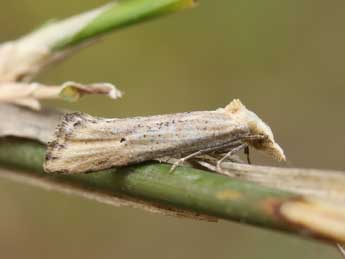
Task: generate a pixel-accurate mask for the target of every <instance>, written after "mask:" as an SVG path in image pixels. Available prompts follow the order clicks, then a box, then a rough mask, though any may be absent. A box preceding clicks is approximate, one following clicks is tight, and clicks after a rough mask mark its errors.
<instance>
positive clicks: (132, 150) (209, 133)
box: [45, 100, 284, 173]
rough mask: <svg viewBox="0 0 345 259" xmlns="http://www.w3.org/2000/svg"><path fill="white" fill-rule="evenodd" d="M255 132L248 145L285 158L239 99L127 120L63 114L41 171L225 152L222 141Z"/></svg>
mask: <svg viewBox="0 0 345 259" xmlns="http://www.w3.org/2000/svg"><path fill="white" fill-rule="evenodd" d="M258 134H259V135H262V136H264V137H265V139H264V140H263V139H260V140H259V141H255V140H250V141H248V144H250V145H252V146H254V147H256V148H258V149H263V150H264V151H265V152H267V153H269V154H271V155H272V154H273V155H274V156H276V157H278V158H281V159H284V154H283V152H282V150H281V149H280V147H279V146H278V144H276V143H275V142H274V139H273V135H272V132H271V130H270V128H269V127H268V126H267V125H266V124H265V123H264V122H263V121H261V120H260V119H259V118H258V117H257V116H256V115H255V114H254V113H252V112H250V111H248V110H247V109H246V108H245V107H244V106H243V105H242V104H241V103H240V102H239V101H238V100H235V101H233V102H232V103H231V104H230V105H228V106H227V107H226V108H225V109H218V110H216V111H201V112H190V113H179V114H170V115H159V116H152V117H136V118H128V119H103V118H93V117H91V116H89V115H86V114H81V113H73V114H68V115H66V116H65V118H64V120H63V122H62V123H61V124H60V125H59V126H58V129H57V131H56V136H55V140H54V141H53V142H51V143H49V144H48V150H47V156H46V163H45V170H46V171H47V172H64V173H78V172H87V171H91V170H93V171H95V170H100V169H106V168H110V167H112V166H124V165H129V164H134V163H139V162H142V161H146V160H153V159H159V158H161V157H166V156H169V157H173V158H179V157H181V156H185V155H189V154H192V153H194V152H197V151H199V150H205V149H210V148H212V149H214V150H217V151H223V152H227V151H228V149H226V148H225V147H224V146H225V145H228V144H231V143H233V142H234V141H235V140H242V139H244V138H245V137H247V136H254V135H258Z"/></svg>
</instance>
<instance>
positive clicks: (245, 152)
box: [244, 146, 252, 164]
mask: <svg viewBox="0 0 345 259" xmlns="http://www.w3.org/2000/svg"><path fill="white" fill-rule="evenodd" d="M244 154H246V156H247V162H248V164H251V163H252V162H251V161H250V155H249V146H246V147H245V148H244Z"/></svg>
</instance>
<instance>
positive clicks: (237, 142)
mask: <svg viewBox="0 0 345 259" xmlns="http://www.w3.org/2000/svg"><path fill="white" fill-rule="evenodd" d="M242 143H243V142H242V140H239V139H237V140H233V141H230V142H229V143H225V144H223V145H221V146H217V147H210V148H206V149H201V150H199V151H197V152H194V153H192V154H190V155H188V156H186V157H183V158H181V159H179V160H178V161H176V162H175V163H174V164H173V166H172V167H171V169H170V171H169V172H170V173H172V172H174V171H175V169H176V167H177V166H179V165H181V163H183V162H185V161H187V160H188V159H191V158H193V157H195V156H198V155H202V154H207V153H208V152H211V151H215V150H219V149H220V148H229V147H235V149H236V148H237V147H239V146H241V145H242ZM246 145H247V144H246Z"/></svg>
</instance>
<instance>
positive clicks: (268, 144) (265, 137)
mask: <svg viewBox="0 0 345 259" xmlns="http://www.w3.org/2000/svg"><path fill="white" fill-rule="evenodd" d="M225 112H226V113H228V114H229V115H231V117H232V118H233V119H235V120H237V121H238V122H239V123H240V124H245V125H247V126H248V128H249V130H250V135H251V136H253V138H250V137H249V138H248V139H247V140H246V142H247V143H248V144H249V145H251V146H253V147H255V148H256V149H258V150H261V151H263V152H265V153H266V154H268V155H270V156H272V157H274V158H275V159H277V160H279V161H286V158H285V154H284V151H283V149H282V148H281V147H280V146H279V145H278V143H277V142H276V141H275V140H274V136H273V133H272V130H271V128H270V127H269V126H268V125H267V124H266V123H265V122H264V121H263V120H261V119H260V118H259V116H257V115H256V114H255V113H254V112H252V111H250V110H248V109H247V108H246V107H245V106H244V105H243V104H242V102H241V101H240V100H238V99H235V100H233V101H232V102H231V103H230V104H229V105H228V106H226V107H225ZM255 136H257V138H256V137H255Z"/></svg>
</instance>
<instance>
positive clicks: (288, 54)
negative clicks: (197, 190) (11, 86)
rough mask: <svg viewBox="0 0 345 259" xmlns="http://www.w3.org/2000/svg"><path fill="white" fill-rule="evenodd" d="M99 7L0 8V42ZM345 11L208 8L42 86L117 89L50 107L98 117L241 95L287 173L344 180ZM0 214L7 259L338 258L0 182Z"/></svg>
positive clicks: (92, 52) (108, 42) (117, 36)
mask: <svg viewBox="0 0 345 259" xmlns="http://www.w3.org/2000/svg"><path fill="white" fill-rule="evenodd" d="M106 2H107V1H104V0H102V1H101V0H98V1H96V0H83V1H82V0H74V1H42V0H41V1H39V0H11V1H2V3H1V5H0V6H1V7H0V24H1V25H2V26H1V34H0V40H1V41H6V40H10V39H15V38H16V37H18V36H20V35H21V34H24V33H26V32H28V31H30V30H31V29H32V28H34V27H36V26H38V25H39V24H40V23H42V22H44V21H46V20H48V19H51V18H55V17H57V18H62V17H66V16H69V15H72V14H76V13H79V12H81V11H84V10H88V9H90V8H94V7H97V6H99V5H101V4H103V3H106ZM344 10H345V2H344V1H338V0H334V1H321V0H313V1H311V0H309V1H308V0H304V1H303V0H302V1H300V0H299V1H297V0H290V1H274V0H263V1H247V0H233V1H226V0H217V1H206V0H204V1H201V3H200V6H199V7H198V8H196V9H194V10H190V11H187V12H184V13H181V14H177V15H173V16H169V17H167V18H163V19H159V20H155V21H151V22H149V23H145V24H141V25H138V26H134V27H131V28H128V29H126V30H122V31H119V32H117V33H114V34H112V35H110V36H107V37H106V38H104V39H103V40H102V41H101V42H100V43H98V44H97V45H95V46H93V47H91V48H88V49H86V50H83V51H82V52H80V53H78V54H77V55H75V56H73V57H72V58H71V59H69V60H67V61H66V62H64V63H63V64H60V65H58V66H56V67H51V68H50V69H49V70H47V71H46V72H45V73H44V74H42V76H40V77H39V78H37V80H39V81H42V82H46V83H61V82H64V81H67V80H74V81H80V82H97V81H108V82H112V83H114V84H116V85H117V86H118V87H119V88H121V89H122V90H124V91H125V93H126V95H125V97H124V98H123V99H122V100H119V101H115V102H113V101H111V100H108V99H106V98H104V97H86V98H84V99H83V100H82V101H81V102H79V103H77V104H65V103H62V102H54V103H48V105H59V106H61V107H67V108H69V109H74V110H82V111H84V112H88V113H91V114H93V115H99V116H134V115H150V114H160V113H171V112H180V111H192V110H202V109H215V108H217V107H221V106H224V105H226V104H227V103H228V102H229V101H230V100H232V99H233V98H236V97H238V98H240V99H241V100H242V101H243V102H244V103H245V104H246V105H247V106H248V107H249V108H250V109H252V110H254V111H256V112H257V113H258V114H259V115H260V116H261V117H262V118H263V119H264V120H266V121H267V122H268V123H269V124H270V125H271V126H272V128H273V131H274V133H275V135H276V138H277V140H278V141H279V142H280V143H281V144H282V146H283V147H284V149H285V151H286V154H287V156H288V158H289V164H287V165H282V166H298V167H313V168H329V169H340V170H345V164H344V153H345V145H344V144H345V136H344V135H343V132H344V131H345V122H344V120H343V113H344V108H345V104H344V100H343V98H344V93H345V90H344V86H345V66H344V62H345V50H344V46H345V36H344V35H345V34H344V24H345V16H344ZM253 160H254V162H255V163H265V164H272V161H271V160H269V159H265V158H263V157H261V156H260V155H256V154H254V157H253ZM344 188H345V187H344ZM0 204H1V213H0V219H1V220H0V258H6V259H11V258H76V259H78V258H83V259H88V258H129V259H130V258H165V259H169V258H189V259H194V258H201V259H202V258H224V259H225V258H227V259H228V258H241V259H242V258H243V259H245V258H267V259H270V258H272V259H273V258H274V259H275V258H313V259H317V258H341V257H340V255H339V254H338V252H337V251H336V250H335V249H334V248H333V247H332V246H326V245H323V244H321V243H316V242H311V241H307V240H303V239H300V238H296V237H294V236H289V235H285V234H280V233H274V232H270V231H267V230H262V229H259V228H254V227H250V226H245V225H240V224H237V223H231V222H220V223H206V222H196V221H191V220H183V219H175V218H170V217H163V216H157V215H152V214H149V213H147V212H143V211H140V210H134V209H127V208H113V207H110V206H107V205H102V204H98V203H96V202H94V201H88V200H84V199H81V198H77V197H73V196H66V195H64V194H59V193H54V192H46V191H43V190H40V189H35V188H32V187H28V186H25V185H20V184H15V183H12V182H9V181H4V180H1V181H0Z"/></svg>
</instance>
